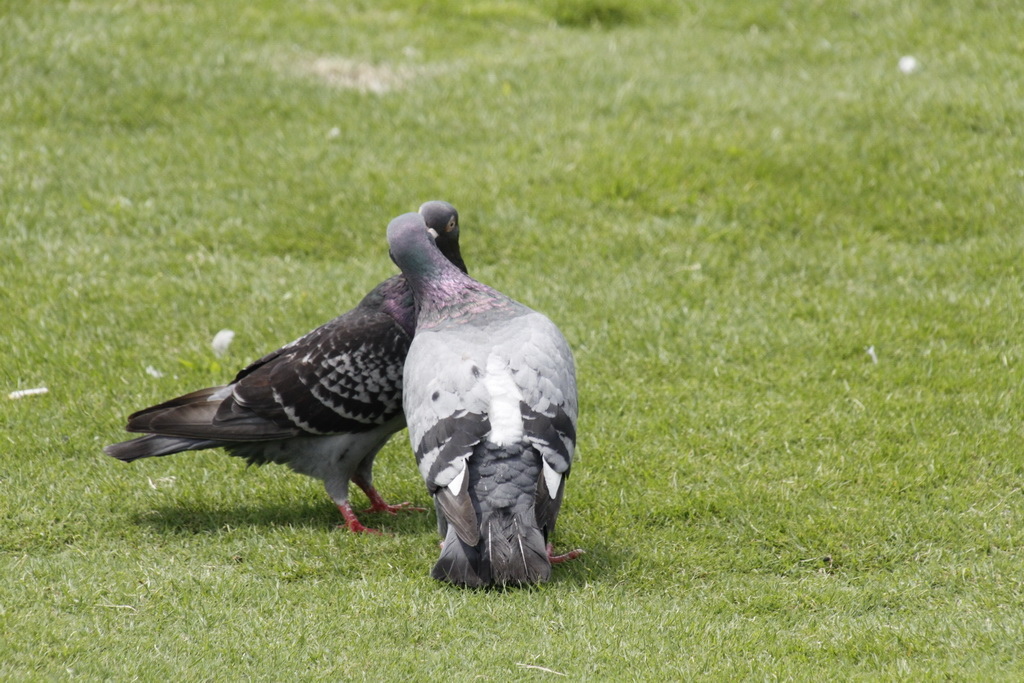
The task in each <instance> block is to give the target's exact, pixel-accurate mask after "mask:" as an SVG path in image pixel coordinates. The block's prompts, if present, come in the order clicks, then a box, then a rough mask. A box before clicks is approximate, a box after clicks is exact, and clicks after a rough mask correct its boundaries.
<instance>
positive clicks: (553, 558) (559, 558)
mask: <svg viewBox="0 0 1024 683" xmlns="http://www.w3.org/2000/svg"><path fill="white" fill-rule="evenodd" d="M582 554H583V551H582V550H580V549H579V548H577V549H576V550H570V551H569V552H567V553H565V554H564V555H555V548H554V546H553V545H551V544H550V543H548V562H550V563H551V564H561V563H563V562H568V561H569V560H575V559H576V558H577V557H579V556H580V555H582Z"/></svg>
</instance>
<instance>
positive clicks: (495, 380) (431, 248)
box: [387, 213, 582, 587]
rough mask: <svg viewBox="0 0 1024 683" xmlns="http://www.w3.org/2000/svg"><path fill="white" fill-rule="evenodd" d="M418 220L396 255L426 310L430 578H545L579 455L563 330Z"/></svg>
mask: <svg viewBox="0 0 1024 683" xmlns="http://www.w3.org/2000/svg"><path fill="white" fill-rule="evenodd" d="M424 227H426V226H425V225H424V222H423V217H422V216H420V215H419V214H415V213H408V214H404V215H402V216H399V217H397V218H395V219H394V220H393V221H391V223H390V224H389V225H388V230H387V238H388V246H389V247H390V250H391V258H392V260H393V261H395V263H396V264H397V265H398V267H399V268H401V269H402V273H403V274H404V275H405V278H406V280H407V282H408V283H409V286H410V287H411V288H412V292H413V296H414V298H415V301H416V311H417V314H416V332H415V335H414V336H413V340H412V344H411V345H410V347H409V354H408V356H407V357H406V359H405V372H404V379H403V390H402V391H403V397H402V402H403V405H404V408H405V415H406V419H407V421H408V426H409V439H410V441H411V444H412V448H413V451H414V452H415V454H416V462H417V465H418V467H419V470H420V474H421V475H422V476H423V479H424V482H425V483H426V485H427V490H428V491H429V492H430V493H431V495H432V496H433V498H434V504H435V507H436V510H437V518H438V531H439V533H440V535H441V537H442V539H443V541H442V544H441V554H440V557H439V558H438V561H437V563H436V564H435V565H434V567H433V569H432V571H431V576H432V577H434V578H435V579H438V580H440V581H445V582H449V583H452V584H456V585H459V586H467V587H486V586H505V585H528V584H535V583H540V582H544V581H547V580H548V579H549V578H550V576H551V565H552V563H553V562H554V563H557V562H562V561H565V560H568V559H573V558H575V557H578V556H579V554H580V553H581V552H582V551H580V550H574V551H572V552H570V553H566V554H565V555H554V554H553V551H552V546H551V544H550V539H551V535H552V532H553V531H554V528H555V520H556V519H557V517H558V512H559V510H560V508H561V505H562V498H563V496H564V495H565V482H566V478H567V477H568V476H569V469H570V466H571V464H572V456H573V451H574V450H575V446H576V417H577V395H576V371H575V365H574V363H573V357H572V351H571V350H570V349H569V344H568V342H566V340H565V337H563V336H562V333H561V332H560V331H559V330H558V328H557V327H556V326H555V325H554V323H552V322H551V320H549V319H548V318H547V317H546V316H544V315H542V314H541V313H537V312H536V311H533V310H531V309H529V308H527V307H526V306H524V305H523V304H521V303H518V302H516V301H514V300H512V299H510V298H509V297H507V296H505V295H504V294H502V293H500V292H498V291H496V290H494V289H492V288H490V287H488V286H487V285H484V284H481V283H480V282H478V281H476V280H474V279H472V278H470V277H469V276H468V275H467V274H465V273H464V272H462V271H461V270H459V269H458V268H456V267H455V266H453V265H451V264H450V263H449V262H448V261H447V260H446V259H445V258H444V256H443V255H442V253H441V252H440V251H439V250H438V249H437V247H436V246H435V244H434V242H433V241H432V240H431V239H430V235H429V234H428V232H427V231H426V230H424Z"/></svg>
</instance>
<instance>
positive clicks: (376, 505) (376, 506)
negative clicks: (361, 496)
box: [363, 500, 427, 515]
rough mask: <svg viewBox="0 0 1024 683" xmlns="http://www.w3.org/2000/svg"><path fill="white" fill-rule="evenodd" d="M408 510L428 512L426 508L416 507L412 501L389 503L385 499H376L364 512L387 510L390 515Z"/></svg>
mask: <svg viewBox="0 0 1024 683" xmlns="http://www.w3.org/2000/svg"><path fill="white" fill-rule="evenodd" d="M403 510H404V511H406V512H426V511H427V509H426V508H418V507H415V506H414V505H413V504H412V503H398V504H396V505H389V504H387V503H385V502H384V501H383V500H380V501H374V502H373V504H372V505H371V506H370V507H368V508H366V509H365V510H363V512H364V513H365V512H386V513H388V514H389V515H397V514H398V513H399V512H400V511H403Z"/></svg>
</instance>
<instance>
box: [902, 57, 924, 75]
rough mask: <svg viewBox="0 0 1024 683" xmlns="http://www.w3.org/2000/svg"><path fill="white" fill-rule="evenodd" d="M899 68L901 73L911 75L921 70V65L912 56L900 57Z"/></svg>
mask: <svg viewBox="0 0 1024 683" xmlns="http://www.w3.org/2000/svg"><path fill="white" fill-rule="evenodd" d="M899 68H900V72H901V73H905V74H912V73H914V72H915V71H917V70H918V69H920V68H921V63H920V62H918V61H917V57H914V56H913V55H904V56H902V57H900V61H899Z"/></svg>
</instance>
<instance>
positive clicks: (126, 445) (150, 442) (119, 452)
mask: <svg viewBox="0 0 1024 683" xmlns="http://www.w3.org/2000/svg"><path fill="white" fill-rule="evenodd" d="M221 445H223V444H222V443H220V442H218V441H209V440H204V439H189V438H184V437H178V436H163V435H160V434H147V435H146V436H141V437H139V438H138V439H132V440H130V441H122V442H121V443H115V444H111V445H109V446H107V447H105V448H104V449H103V452H104V453H106V454H107V455H109V456H111V457H113V458H117V459H118V460H121V461H122V462H131V461H132V460H138V459H140V458H155V457H158V456H162V455H174V454H175V453H181V452H182V451H201V450H204V449H207V448H216V447H217V446H221Z"/></svg>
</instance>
